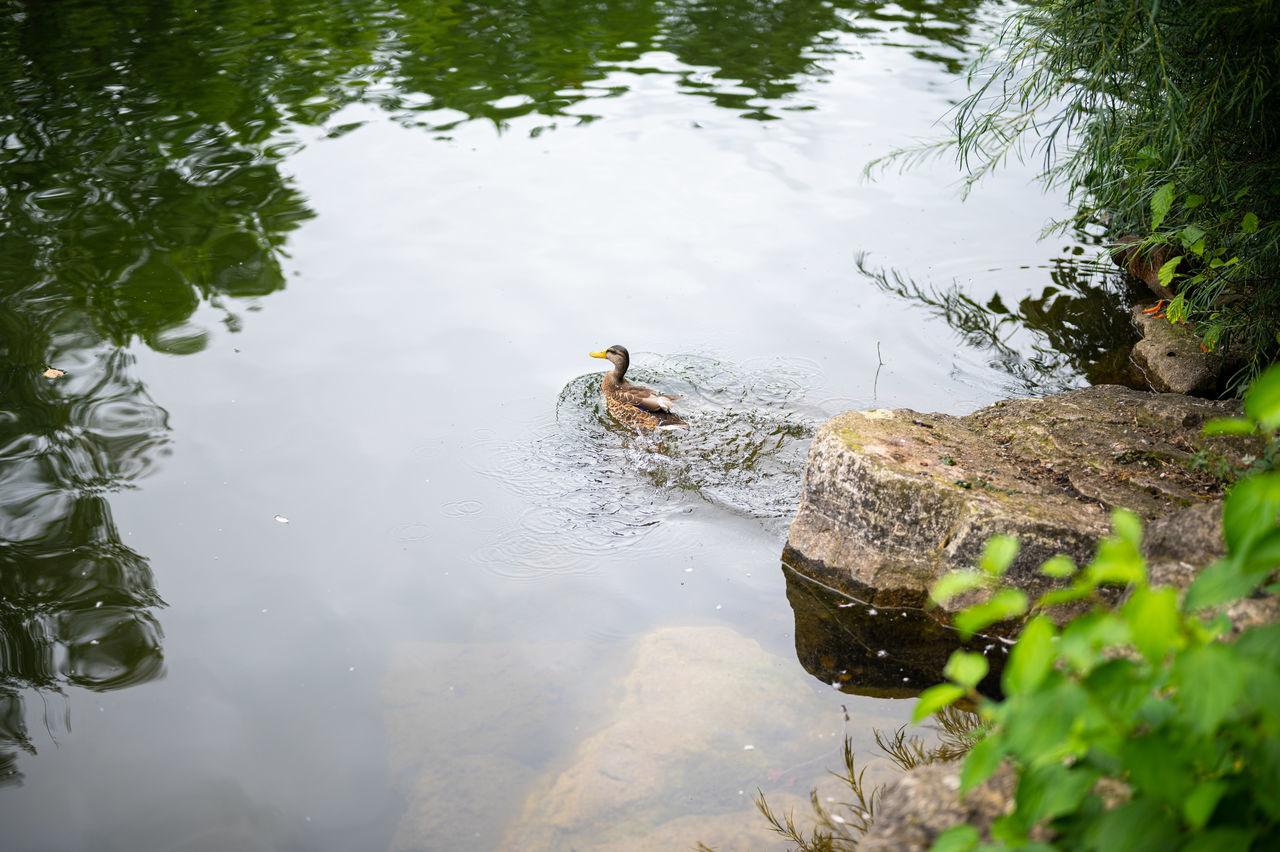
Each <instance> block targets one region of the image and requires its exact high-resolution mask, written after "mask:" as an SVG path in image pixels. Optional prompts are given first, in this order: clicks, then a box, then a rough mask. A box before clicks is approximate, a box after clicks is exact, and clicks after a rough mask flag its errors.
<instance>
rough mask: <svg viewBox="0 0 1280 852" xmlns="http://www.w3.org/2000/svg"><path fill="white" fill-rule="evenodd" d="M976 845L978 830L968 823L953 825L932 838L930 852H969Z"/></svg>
mask: <svg viewBox="0 0 1280 852" xmlns="http://www.w3.org/2000/svg"><path fill="white" fill-rule="evenodd" d="M977 845H978V829H976V828H974V827H973V826H971V825H969V824H968V823H960V824H959V825H953V826H951V827H950V828H948V829H947V830H946V831H944V832H942V833H941V834H939V835H938V836H937V837H936V838H934V841H933V845H932V846H930V847H929V849H930V852H969V850H970V849H973V848H974V847H975V846H977Z"/></svg>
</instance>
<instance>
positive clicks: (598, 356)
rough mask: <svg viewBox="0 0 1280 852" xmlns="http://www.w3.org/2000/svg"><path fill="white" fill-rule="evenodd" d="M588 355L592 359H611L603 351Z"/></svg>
mask: <svg viewBox="0 0 1280 852" xmlns="http://www.w3.org/2000/svg"><path fill="white" fill-rule="evenodd" d="M587 354H588V355H590V356H591V357H592V358H608V357H609V356H608V355H606V354H604V352H603V351H601V352H588V353H587Z"/></svg>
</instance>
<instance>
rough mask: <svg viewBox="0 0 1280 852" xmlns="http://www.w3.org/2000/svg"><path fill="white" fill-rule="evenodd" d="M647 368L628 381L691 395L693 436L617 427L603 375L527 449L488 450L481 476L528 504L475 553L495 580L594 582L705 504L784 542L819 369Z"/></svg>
mask: <svg viewBox="0 0 1280 852" xmlns="http://www.w3.org/2000/svg"><path fill="white" fill-rule="evenodd" d="M646 363H647V364H651V365H652V366H651V367H649V368H648V369H638V370H634V371H633V374H632V376H631V377H632V378H634V380H635V381H636V382H637V383H643V384H651V385H653V386H655V387H661V388H662V389H663V390H664V391H666V392H668V393H673V394H683V395H684V396H685V397H686V398H685V399H684V400H681V401H680V403H679V410H680V414H681V416H682V417H684V418H685V419H686V420H688V422H689V425H690V428H689V429H688V430H681V431H680V432H676V433H668V434H664V435H663V436H662V437H661V438H660V439H654V438H650V437H648V436H645V435H639V434H637V433H635V432H634V431H632V430H630V429H628V428H626V427H624V426H622V425H620V424H618V423H617V422H615V421H614V420H613V419H612V418H610V417H609V415H608V413H607V412H606V411H605V408H604V405H603V402H602V400H601V398H600V386H599V380H600V374H599V373H591V374H588V375H584V376H579V377H578V378H576V379H574V380H572V381H571V382H569V384H568V385H567V386H566V387H565V388H564V390H563V391H562V392H561V393H560V398H559V400H558V401H557V404H556V420H555V422H554V423H553V424H549V425H547V426H545V427H544V428H542V429H541V430H539V431H538V432H537V434H536V435H535V437H534V438H533V440H532V441H531V442H525V443H516V444H502V443H498V442H496V441H483V443H484V446H483V450H484V452H483V453H482V455H483V457H484V459H485V461H484V463H482V465H481V472H482V473H484V474H486V475H489V476H491V477H493V478H495V479H497V480H499V481H501V482H502V483H504V484H505V485H506V486H507V487H509V488H510V489H512V490H514V491H515V492H516V493H518V494H519V495H521V496H523V497H525V498H526V499H527V501H528V504H529V508H528V509H527V510H526V511H525V512H524V513H523V514H522V515H521V516H520V517H519V518H517V519H516V522H515V524H514V525H513V526H512V527H511V528H509V529H507V530H505V531H503V532H501V533H499V534H498V536H496V538H495V539H494V541H493V543H492V544H491V545H490V546H489V547H488V548H485V549H484V550H483V551H482V552H481V553H479V554H478V558H479V559H480V560H481V561H482V562H483V563H485V564H486V565H487V566H489V567H490V568H491V570H494V571H495V572H497V573H500V574H503V575H505V576H510V577H513V578H521V579H529V578H533V577H537V576H541V575H543V574H545V573H549V572H550V573H558V574H559V573H589V572H592V571H595V570H596V569H597V566H598V565H599V563H600V562H601V559H602V557H603V556H604V555H605V554H607V553H609V552H611V551H614V550H616V549H617V548H619V547H628V548H634V549H637V550H636V551H635V553H634V554H633V556H634V558H642V557H643V556H644V554H645V551H646V550H648V549H650V548H653V549H655V550H656V545H650V544H648V543H646V538H647V533H649V532H650V531H651V530H653V529H654V528H655V527H657V526H659V525H660V524H662V523H663V522H664V521H666V520H668V519H670V518H672V517H674V516H677V515H681V514H688V513H691V512H693V511H694V510H695V509H696V507H698V506H699V505H705V504H711V505H713V506H716V507H719V508H720V509H724V510H727V511H730V512H733V513H735V514H738V515H742V516H745V517H750V518H755V519H757V520H759V521H760V522H761V523H762V524H763V525H764V526H765V527H766V528H768V529H770V530H773V531H776V532H777V533H778V534H779V535H781V534H782V532H783V530H784V529H785V526H786V524H787V522H788V521H789V520H790V518H791V516H792V515H793V514H794V512H795V509H796V506H797V505H798V503H799V495H800V480H801V476H802V474H803V471H804V461H805V455H806V453H807V451H808V445H809V440H810V439H811V438H812V436H813V432H814V429H815V427H816V424H817V422H818V417H819V415H818V412H817V411H816V410H815V409H812V408H810V407H809V406H807V405H806V404H805V403H804V398H803V397H804V389H805V387H806V385H809V384H812V383H813V381H812V380H813V378H814V377H815V376H816V374H817V368H816V367H815V365H813V364H812V363H811V362H802V361H784V360H776V361H770V362H768V363H767V364H760V365H755V364H753V365H748V366H745V367H744V366H735V365H730V364H725V363H724V362H721V361H717V360H715V359H711V358H701V357H696V356H688V355H683V356H675V357H670V358H667V359H656V360H654V359H647V360H646Z"/></svg>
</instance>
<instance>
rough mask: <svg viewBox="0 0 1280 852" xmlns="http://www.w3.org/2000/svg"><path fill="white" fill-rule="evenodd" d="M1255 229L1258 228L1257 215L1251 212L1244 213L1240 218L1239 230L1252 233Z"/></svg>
mask: <svg viewBox="0 0 1280 852" xmlns="http://www.w3.org/2000/svg"><path fill="white" fill-rule="evenodd" d="M1256 230H1258V217H1257V216H1255V215H1253V214H1252V213H1246V214H1244V218H1243V219H1241V220H1240V232H1241V233H1243V234H1252V233H1253V232H1254V231H1256Z"/></svg>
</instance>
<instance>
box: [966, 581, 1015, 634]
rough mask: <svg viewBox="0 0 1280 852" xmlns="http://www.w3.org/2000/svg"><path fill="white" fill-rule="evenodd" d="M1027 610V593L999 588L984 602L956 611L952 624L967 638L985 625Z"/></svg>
mask: <svg viewBox="0 0 1280 852" xmlns="http://www.w3.org/2000/svg"><path fill="white" fill-rule="evenodd" d="M1026 611H1027V595H1026V593H1025V592H1023V591H1021V590H1019V589H1001V590H999V591H998V592H996V593H995V594H994V595H992V596H991V599H990V600H989V601H987V602H986V603H981V604H978V605H976V606H971V607H969V608H968V609H966V610H964V611H963V612H959V613H956V617H955V618H954V619H953V624H954V625H955V628H956V630H958V631H960V635H961V636H962V637H963V638H964V639H966V640H968V639H970V638H972V637H973V634H975V633H977V632H978V631H979V630H982V629H984V628H986V627H990V626H991V625H993V624H997V623H999V622H1001V621H1006V620H1008V619H1010V618H1016V617H1018V616H1020V615H1024V614H1025V613H1026Z"/></svg>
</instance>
